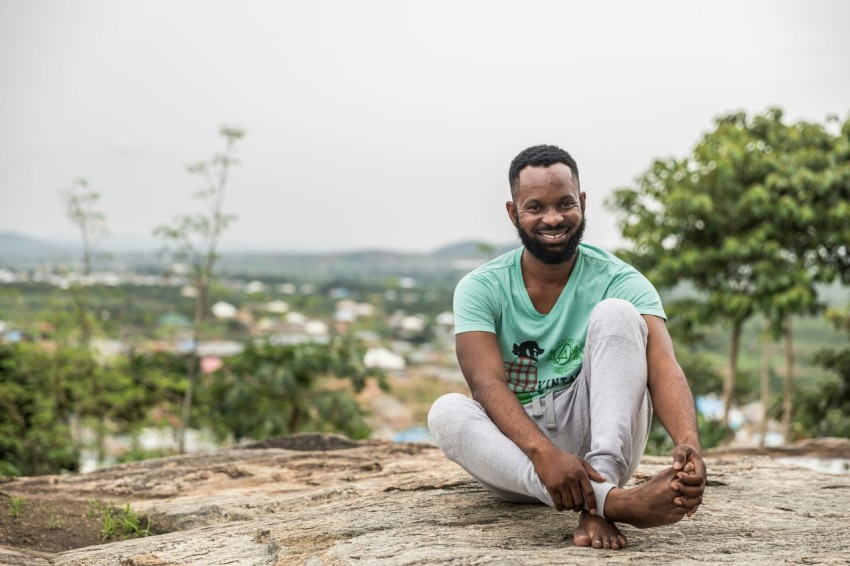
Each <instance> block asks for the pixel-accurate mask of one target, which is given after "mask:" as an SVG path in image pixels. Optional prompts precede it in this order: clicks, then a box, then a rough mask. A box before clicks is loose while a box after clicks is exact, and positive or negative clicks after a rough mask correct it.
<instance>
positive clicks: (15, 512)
mask: <svg viewBox="0 0 850 566" xmlns="http://www.w3.org/2000/svg"><path fill="white" fill-rule="evenodd" d="M24 501H26V499H25V498H23V497H21V496H17V495H13V496H11V497H9V515H11V516H12V517H13V518H14V519H20V518H21V515H22V514H23V509H24Z"/></svg>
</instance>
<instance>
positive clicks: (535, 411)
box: [428, 145, 706, 549]
mask: <svg viewBox="0 0 850 566" xmlns="http://www.w3.org/2000/svg"><path fill="white" fill-rule="evenodd" d="M509 181H510V187H511V196H512V199H511V200H509V201H508V202H507V203H506V207H507V212H508V217H509V218H510V219H511V222H512V223H513V224H514V226H516V229H517V233H518V234H519V237H520V239H521V240H522V243H523V246H522V247H519V248H517V249H516V250H514V251H511V252H508V253H507V254H505V255H503V256H501V257H498V258H496V259H494V260H493V261H490V262H489V263H487V264H485V265H483V266H481V267H479V268H478V269H476V270H474V271H472V272H471V273H469V274H468V275H467V276H466V277H464V278H463V280H461V282H460V283H459V284H458V286H457V289H456V291H455V296H454V314H455V333H456V345H457V357H458V361H459V363H460V368H461V370H462V371H463V375H464V377H465V378H466V381H467V383H468V384H469V388H470V390H471V392H472V399H469V398H467V397H465V396H463V395H460V394H456V393H455V394H449V395H445V396H443V397H441V398H440V399H438V400H437V401H436V402H435V403H434V405H433V406H432V408H431V411H430V413H429V415H428V426H429V428H430V430H431V433H432V434H433V435H434V438H435V439H436V441H437V444H438V445H439V446H440V448H441V449H442V450H443V451H444V452H445V454H446V456H448V458H449V459H451V460H452V461H454V462H456V463H457V464H459V465H460V466H462V467H463V468H464V469H466V470H467V471H468V472H469V473H470V474H471V475H472V476H473V477H475V478H476V479H477V480H478V481H479V482H481V484H482V485H483V486H484V487H486V488H487V489H488V490H490V491H492V492H493V493H494V494H496V495H497V496H499V497H501V498H503V499H505V500H507V501H512V502H538V501H541V502H543V503H545V504H547V505H550V506H552V507H554V508H555V509H557V510H558V511H563V510H565V509H571V510H573V511H576V512H581V516H580V518H579V524H578V527H577V528H576V530H575V532H574V542H575V544H576V545H579V546H592V547H594V548H613V549H617V548H623V547H625V546H626V544H627V541H626V537H625V536H624V535H623V533H622V532H621V531H620V530H619V529H618V528H617V527H616V525H615V523H616V522H624V523H629V524H631V525H634V526H636V527H640V528H645V527H655V526H660V525H668V524H671V523H675V522H677V521H679V520H680V519H682V517H684V516H685V515H688V516H691V515H693V514H694V513H695V512H696V510H697V508H698V507H699V505H700V503H701V502H702V495H703V491H704V490H705V481H706V470H705V464H704V462H703V460H702V457H701V456H700V443H699V437H698V434H697V425H696V411H695V409H694V401H693V396H692V395H691V392H690V389H689V387H688V384H687V381H686V379H685V375H684V373H683V372H682V369H681V367H680V366H679V364H678V362H677V361H676V358H675V356H674V353H673V344H672V341H671V339H670V335H669V334H668V332H667V329H666V326H665V320H666V317H665V314H664V310H663V308H662V306H661V300H660V299H659V296H658V293H657V292H656V290H655V289H654V288H653V286H652V284H651V283H649V281H648V280H647V279H646V278H645V277H644V276H643V275H641V274H640V273H639V272H638V271H637V270H635V269H634V268H633V267H631V266H630V265H628V264H626V263H624V262H623V261H621V260H620V259H618V258H617V257H615V256H613V255H611V254H610V253H608V252H605V251H603V250H601V249H599V248H596V247H593V246H590V245H586V244H580V242H581V239H582V234H583V233H584V227H585V214H584V210H585V202H586V198H587V197H586V193H584V192H581V190H580V188H579V187H580V185H579V175H578V167H577V166H576V163H575V161H574V160H573V159H572V157H571V156H570V155H569V154H568V153H567V152H565V151H564V150H562V149H560V148H558V147H554V146H545V145H544V146H535V147H530V148H528V149H526V150H524V151H522V152H521V153H520V154H519V155H517V157H516V158H515V159H514V160H513V162H512V163H511V166H510V171H509ZM653 410H654V411H655V413H656V415H657V416H658V419H659V420H660V421H661V423H662V424H663V425H664V427H665V429H666V430H667V432H668V433H669V434H670V436H671V438H672V439H673V441H674V443H675V445H676V448H675V449H674V451H673V465H672V467H671V468H669V469H667V470H664V471H662V472H660V473H658V474H657V475H656V476H654V477H653V478H652V479H651V480H650V481H648V482H646V483H644V484H641V485H639V486H636V487H632V488H630V489H623V486H624V485H625V484H626V482H627V481H628V480H629V478H630V477H631V476H632V474H633V473H634V471H635V469H636V468H637V466H638V464H639V462H640V458H641V455H642V453H643V450H644V448H645V446H646V439H647V434H648V432H649V428H650V423H651V419H652V412H653Z"/></svg>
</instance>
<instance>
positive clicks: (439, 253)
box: [430, 240, 519, 259]
mask: <svg viewBox="0 0 850 566" xmlns="http://www.w3.org/2000/svg"><path fill="white" fill-rule="evenodd" d="M518 245H519V243H518V242H517V243H509V244H502V245H495V244H490V243H486V242H477V241H472V240H469V241H465V242H458V243H457V244H451V245H448V246H444V247H442V248H439V249H437V250H435V251H433V252H431V254H430V255H431V256H432V257H439V258H444V259H489V258H492V257H496V256H498V255H501V254H503V253H505V252H507V251H509V250H512V249H513V248H515V247H516V246H518Z"/></svg>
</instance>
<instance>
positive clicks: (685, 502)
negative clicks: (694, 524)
mask: <svg viewBox="0 0 850 566" xmlns="http://www.w3.org/2000/svg"><path fill="white" fill-rule="evenodd" d="M673 503H675V504H676V505H678V506H679V507H684V508H685V509H688V510H690V509H695V508H696V507H699V506H700V504H701V503H702V496H701V495H698V496H696V497H685V496H684V495H682V496H679V497H677V498H676V499H674V500H673Z"/></svg>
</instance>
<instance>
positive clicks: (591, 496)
mask: <svg viewBox="0 0 850 566" xmlns="http://www.w3.org/2000/svg"><path fill="white" fill-rule="evenodd" d="M581 489H582V491H583V492H584V503H585V507H587V510H588V511H590V512H591V513H592V514H594V515H596V514H597V509H596V493H595V492H594V491H593V486H592V485H590V482H589V481H582V482H581ZM579 511H581V509H579Z"/></svg>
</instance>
